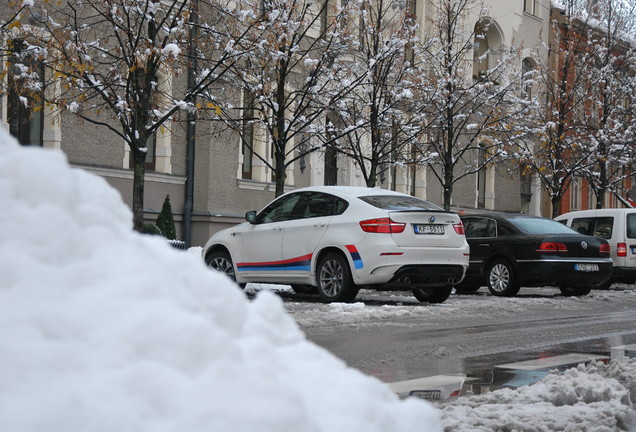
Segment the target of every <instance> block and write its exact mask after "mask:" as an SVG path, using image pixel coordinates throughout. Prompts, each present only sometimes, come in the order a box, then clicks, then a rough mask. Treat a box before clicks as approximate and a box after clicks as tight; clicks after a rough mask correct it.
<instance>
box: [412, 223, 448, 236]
mask: <svg viewBox="0 0 636 432" xmlns="http://www.w3.org/2000/svg"><path fill="white" fill-rule="evenodd" d="M414 228H415V234H444V225H431V224H427V225H414Z"/></svg>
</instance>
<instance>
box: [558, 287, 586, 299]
mask: <svg viewBox="0 0 636 432" xmlns="http://www.w3.org/2000/svg"><path fill="white" fill-rule="evenodd" d="M559 289H560V290H561V294H563V295H564V296H566V297H580V296H586V295H588V294H589V293H590V291H592V287H591V286H576V287H573V286H570V285H561V286H560V287H559Z"/></svg>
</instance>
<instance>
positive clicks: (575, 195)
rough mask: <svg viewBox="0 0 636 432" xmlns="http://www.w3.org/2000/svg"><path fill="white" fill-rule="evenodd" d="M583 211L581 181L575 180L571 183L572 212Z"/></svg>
mask: <svg viewBox="0 0 636 432" xmlns="http://www.w3.org/2000/svg"><path fill="white" fill-rule="evenodd" d="M580 209H581V179H579V178H574V179H572V181H571V182H570V210H580Z"/></svg>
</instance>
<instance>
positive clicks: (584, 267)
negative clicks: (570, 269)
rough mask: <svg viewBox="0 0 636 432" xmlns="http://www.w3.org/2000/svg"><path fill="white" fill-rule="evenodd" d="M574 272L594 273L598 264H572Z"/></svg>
mask: <svg viewBox="0 0 636 432" xmlns="http://www.w3.org/2000/svg"><path fill="white" fill-rule="evenodd" d="M574 270H576V271H581V272H596V271H598V264H574Z"/></svg>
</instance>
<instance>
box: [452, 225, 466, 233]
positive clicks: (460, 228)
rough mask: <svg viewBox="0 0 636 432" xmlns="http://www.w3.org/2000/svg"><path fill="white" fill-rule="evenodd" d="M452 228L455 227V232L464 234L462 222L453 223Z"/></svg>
mask: <svg viewBox="0 0 636 432" xmlns="http://www.w3.org/2000/svg"><path fill="white" fill-rule="evenodd" d="M453 228H455V232H456V233H457V234H459V235H465V233H464V224H463V223H461V222H459V223H456V224H453Z"/></svg>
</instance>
